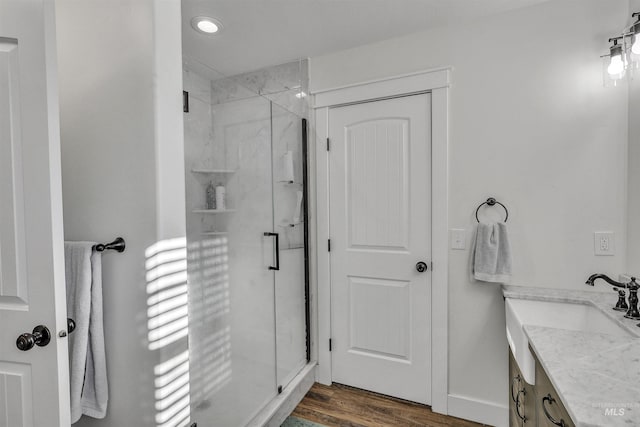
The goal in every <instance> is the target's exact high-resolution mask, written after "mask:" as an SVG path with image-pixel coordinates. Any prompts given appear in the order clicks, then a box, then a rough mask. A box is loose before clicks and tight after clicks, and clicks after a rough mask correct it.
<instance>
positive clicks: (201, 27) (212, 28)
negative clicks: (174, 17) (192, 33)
mask: <svg viewBox="0 0 640 427" xmlns="http://www.w3.org/2000/svg"><path fill="white" fill-rule="evenodd" d="M191 27H193V29H194V30H196V31H197V32H199V33H202V34H216V33H219V32H220V31H221V30H222V24H221V23H220V21H218V20H217V19H215V18H211V17H209V16H196V17H195V18H193V19H192V20H191Z"/></svg>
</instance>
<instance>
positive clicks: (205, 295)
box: [188, 236, 232, 410]
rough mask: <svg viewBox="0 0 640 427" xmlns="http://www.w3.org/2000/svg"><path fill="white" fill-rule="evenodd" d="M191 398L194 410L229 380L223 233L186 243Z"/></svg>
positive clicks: (206, 404) (226, 263)
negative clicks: (187, 255) (188, 288)
mask: <svg viewBox="0 0 640 427" xmlns="http://www.w3.org/2000/svg"><path fill="white" fill-rule="evenodd" d="M188 253H189V286H190V295H189V299H190V301H189V311H190V316H191V329H190V337H189V339H190V344H191V345H190V349H191V368H192V370H194V371H197V372H198V375H197V376H194V377H192V379H191V388H192V389H191V398H192V400H193V403H194V405H195V407H196V408H197V409H198V410H206V409H207V408H209V407H210V406H211V405H212V399H213V396H214V395H215V393H216V392H218V391H220V390H221V389H222V388H223V387H224V386H225V385H227V384H228V383H229V382H230V381H231V377H232V365H231V322H230V314H231V303H230V299H231V295H230V289H229V248H228V239H227V237H226V236H218V237H210V238H203V239H201V240H196V241H193V242H190V243H189V251H188Z"/></svg>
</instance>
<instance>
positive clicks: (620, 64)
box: [607, 37, 625, 80]
mask: <svg viewBox="0 0 640 427" xmlns="http://www.w3.org/2000/svg"><path fill="white" fill-rule="evenodd" d="M621 38H622V37H616V38H613V39H609V42H613V45H612V46H611V47H610V48H609V66H608V67H607V73H609V76H611V78H612V79H614V80H618V79H621V78H622V77H624V72H625V64H624V51H623V49H622V46H621V45H619V44H618V40H620V39H621Z"/></svg>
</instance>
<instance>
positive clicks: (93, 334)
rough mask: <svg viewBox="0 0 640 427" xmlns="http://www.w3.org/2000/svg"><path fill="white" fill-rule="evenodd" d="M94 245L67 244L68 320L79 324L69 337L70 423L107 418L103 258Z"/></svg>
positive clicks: (65, 246) (65, 248) (65, 252)
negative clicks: (82, 419)
mask: <svg viewBox="0 0 640 427" xmlns="http://www.w3.org/2000/svg"><path fill="white" fill-rule="evenodd" d="M93 245H95V243H93V242H65V245H64V256H65V274H66V283H67V317H70V318H71V319H73V320H74V321H75V322H76V329H75V331H73V333H71V334H69V371H70V377H71V379H70V383H71V422H72V423H75V422H77V421H78V420H79V419H80V417H81V416H82V415H83V414H84V415H88V416H90V417H93V418H104V417H105V415H106V413H107V400H108V384H107V365H106V360H105V349H104V333H103V325H102V256H101V254H100V253H99V252H94V251H93V249H92V248H93Z"/></svg>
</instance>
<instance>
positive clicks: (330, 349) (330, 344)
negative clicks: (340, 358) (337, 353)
mask: <svg viewBox="0 0 640 427" xmlns="http://www.w3.org/2000/svg"><path fill="white" fill-rule="evenodd" d="M332 350H333V346H332V343H331V338H329V351H332Z"/></svg>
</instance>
